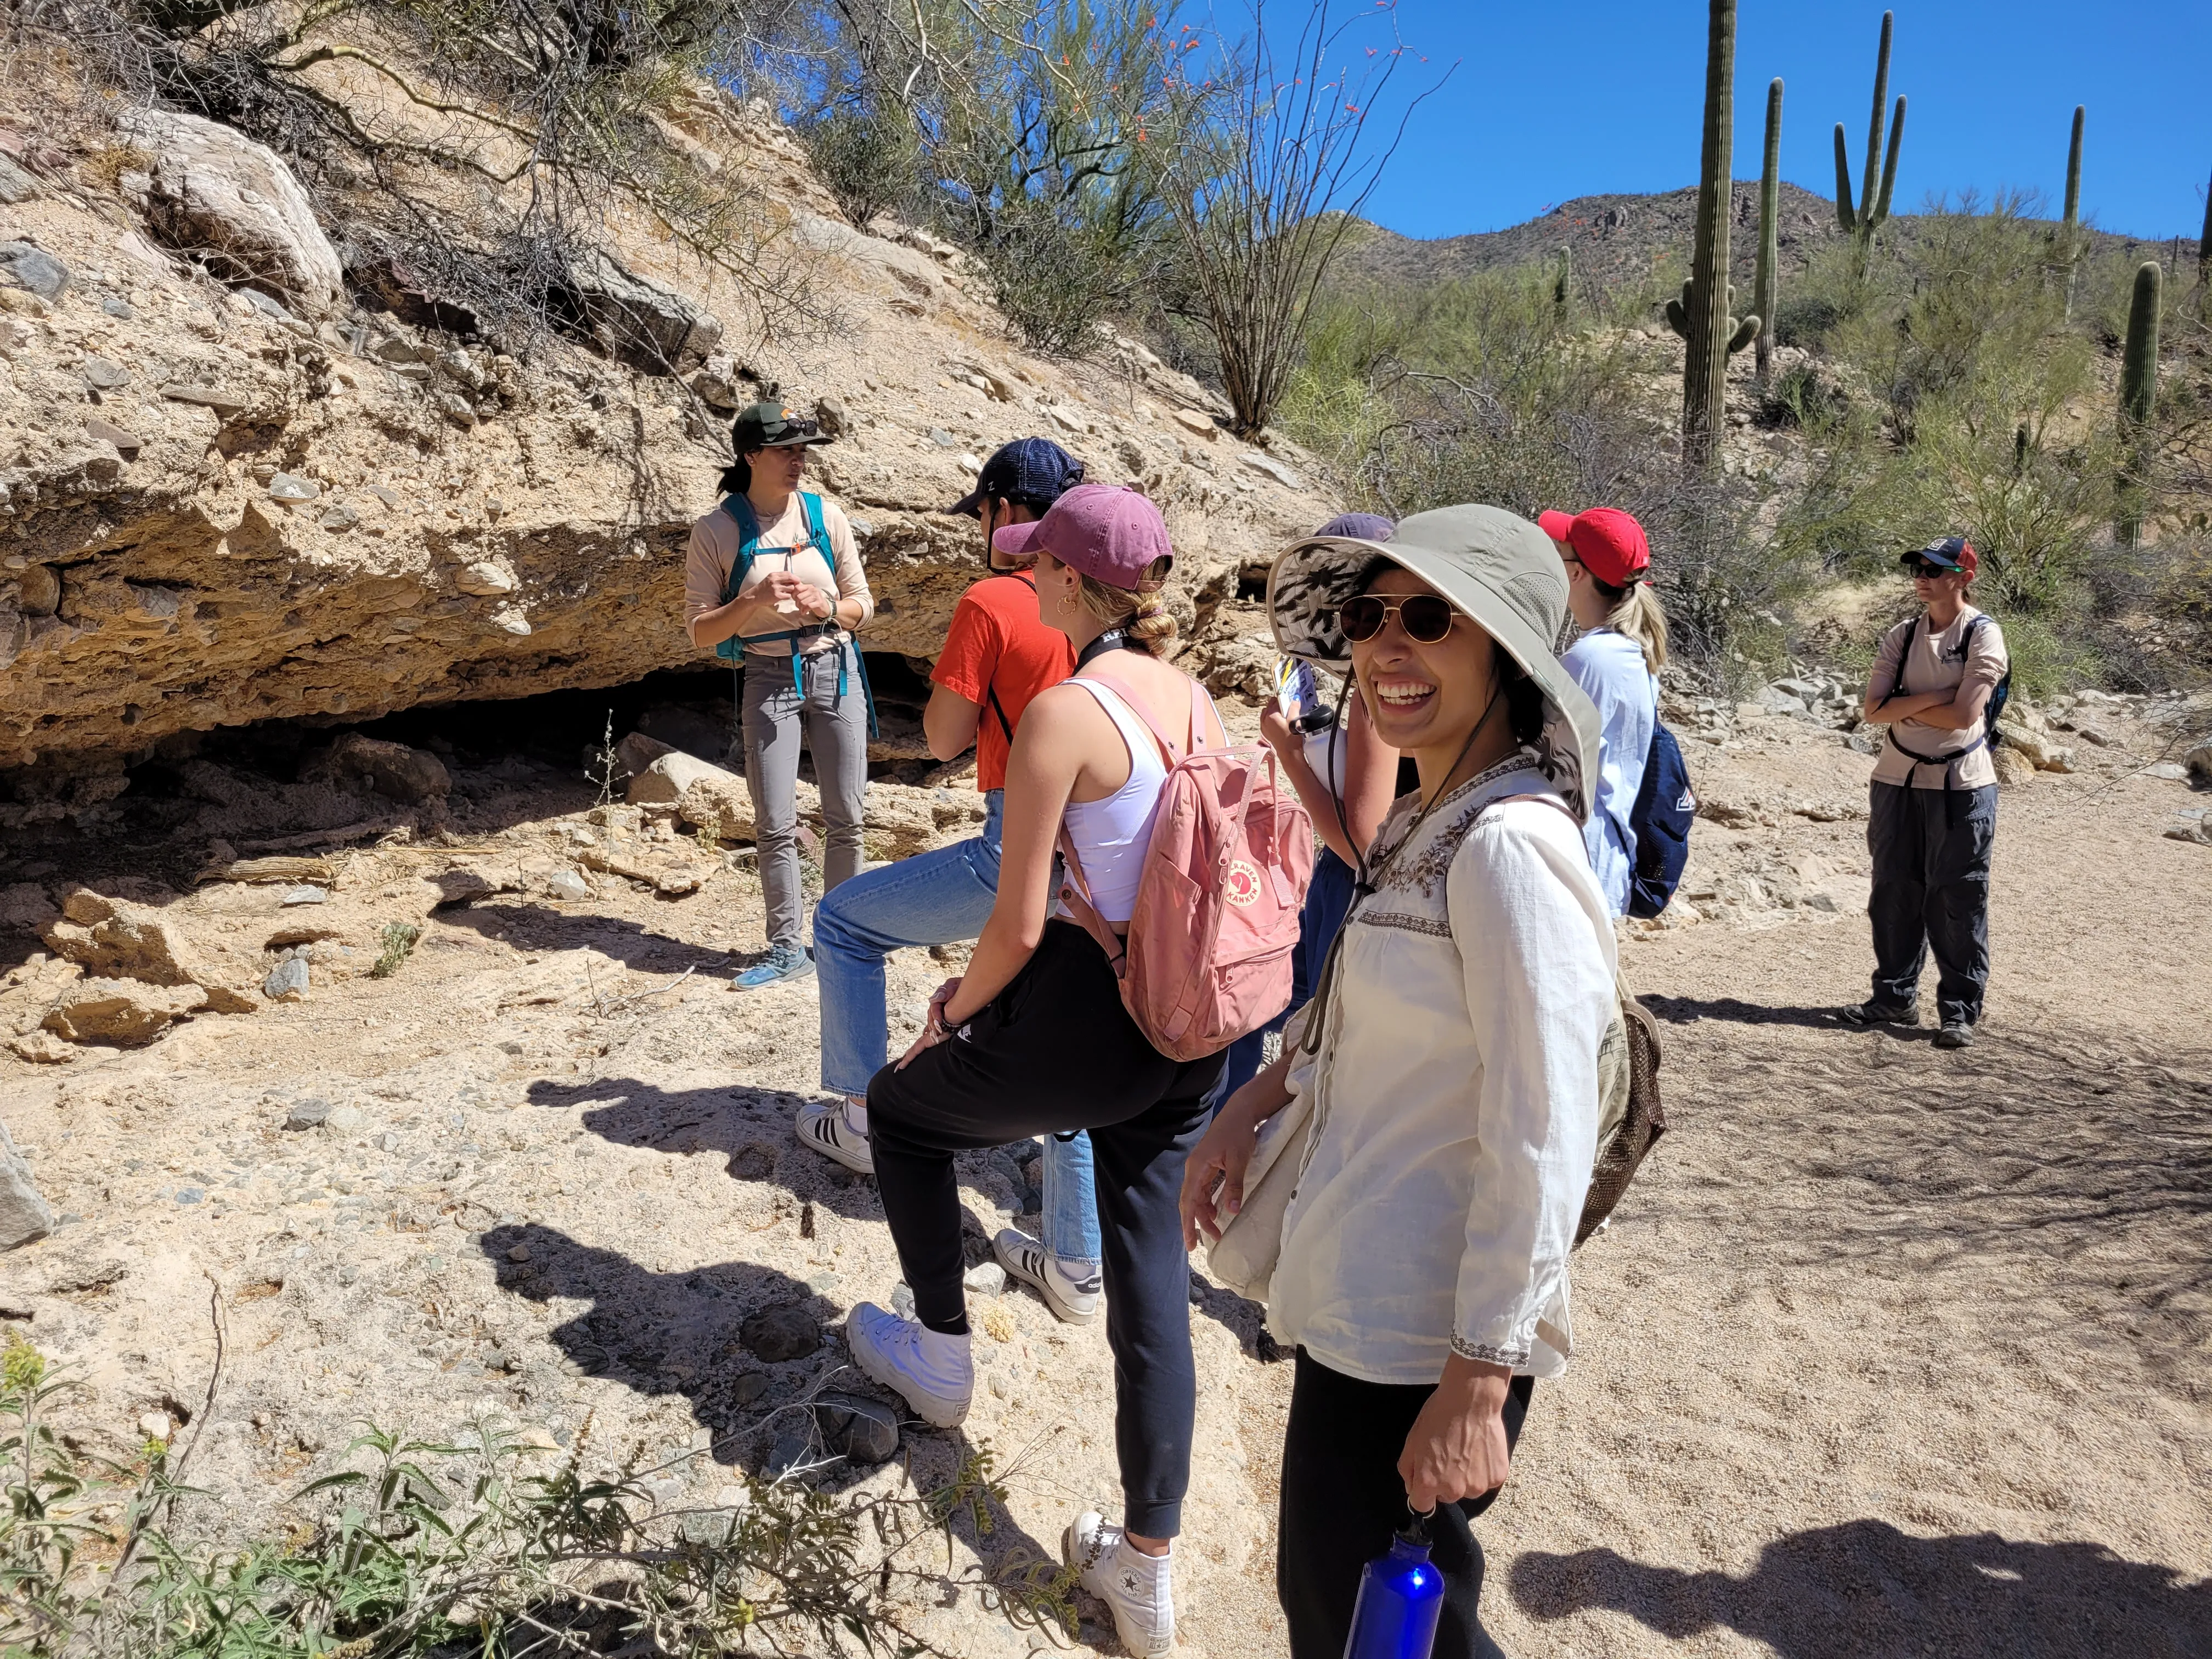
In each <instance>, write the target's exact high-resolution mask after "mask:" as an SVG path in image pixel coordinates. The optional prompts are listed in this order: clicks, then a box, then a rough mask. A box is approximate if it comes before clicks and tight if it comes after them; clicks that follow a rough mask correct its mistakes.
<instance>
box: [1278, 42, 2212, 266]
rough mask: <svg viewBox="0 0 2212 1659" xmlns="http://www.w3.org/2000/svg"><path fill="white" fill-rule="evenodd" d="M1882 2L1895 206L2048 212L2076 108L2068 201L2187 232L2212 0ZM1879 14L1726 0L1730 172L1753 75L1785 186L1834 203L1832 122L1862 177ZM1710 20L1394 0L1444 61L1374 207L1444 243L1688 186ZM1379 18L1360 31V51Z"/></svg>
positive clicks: (2207, 137) (2149, 232)
mask: <svg viewBox="0 0 2212 1659" xmlns="http://www.w3.org/2000/svg"><path fill="white" fill-rule="evenodd" d="M1894 9H1895V10H1896V13H1897V36H1896V41H1895V44H1894V46H1893V49H1892V52H1891V57H1890V78H1889V84H1890V92H1891V94H1892V96H1893V97H1894V95H1895V94H1898V93H1900V92H1901V93H1903V94H1905V96H1906V98H1907V100H1908V104H1909V107H1908V110H1907V113H1906V116H1905V148H1904V154H1903V156H1902V159H1901V161H1900V163H1899V170H1898V178H1897V197H1896V206H1897V209H1898V210H1899V211H1903V210H1906V209H1908V208H1916V207H1917V206H1919V205H1920V204H1921V203H1922V202H1923V199H1925V198H1926V197H1928V196H1929V194H1930V193H1931V192H1936V193H1940V192H1944V191H1950V192H1954V193H1955V192H1956V191H1960V190H1961V189H1965V188H1967V187H1972V188H1976V189H1978V190H1980V191H1982V192H1983V194H1984V196H1987V195H1988V194H1989V193H1990V191H1992V190H1994V189H1996V188H1997V187H2000V186H2006V185H2013V186H2025V187H2030V188H2035V189H2040V190H2042V191H2045V194H2046V195H2047V196H2048V197H2049V198H2050V204H2051V206H2050V211H2051V214H2052V215H2053V216H2056V214H2057V211H2058V206H2059V202H2060V199H2061V197H2062V194H2063V190H2064V187H2065V182H2066V141H2067V134H2068V131H2069V124H2070V123H2071V121H2072V120H2073V117H2074V106H2075V105H2076V104H2087V106H2088V109H2089V114H2088V131H2087V141H2086V143H2085V145H2084V149H2083V162H2082V168H2081V173H2082V182H2081V210H2082V212H2083V214H2084V215H2085V216H2093V218H2094V220H2095V222H2096V223H2097V224H2098V225H2099V226H2100V227H2101V228H2104V229H2106V230H2111V231H2117V232H2120V233H2122V234H2127V235H2133V236H2141V237H2143V238H2146V239H2153V238H2159V237H2166V236H2173V235H2181V236H2188V237H2192V238H2193V237H2194V236H2196V234H2197V232H2198V230H2199V229H2200V228H2202V226H2203V221H2204V195H2203V192H2204V188H2205V181H2206V177H2207V175H2208V174H2212V97H2208V96H2207V88H2206V80H2207V76H2208V75H2212V0H2073V3H2069V4H2060V3H2056V0H1923V3H1918V4H1915V3H1913V0H1902V3H1899V4H1897V5H1896V6H1895V8H1894ZM1351 10H1352V8H1351V7H1349V6H1344V5H1341V4H1340V13H1341V14H1349V13H1350V12H1351ZM1881 13H1882V7H1881V4H1880V3H1879V0H1849V3H1843V0H1741V4H1740V6H1739V9H1738V12H1737V26H1736V53H1735V76H1736V79H1735V117H1736V118H1735V164H1734V167H1733V171H1734V172H1735V176H1736V177H1737V178H1739V179H1746V178H1756V177H1758V175H1759V156H1760V149H1759V147H1760V144H1761V142H1762V133H1763V127H1764V123H1765V111H1766V83H1767V82H1769V81H1770V80H1771V79H1772V78H1773V77H1774V76H1781V77H1782V78H1783V80H1784V83H1785V85H1784V103H1783V126H1782V135H1783V137H1782V174H1783V177H1784V178H1785V179H1789V180H1790V182H1791V183H1793V184H1796V185H1803V186H1804V187H1805V188H1806V189H1808V190H1811V191H1817V192H1818V193H1819V194H1820V195H1821V196H1823V197H1827V196H1832V195H1833V194H1834V192H1835V162H1834V160H1833V154H1834V152H1833V140H1832V137H1831V135H1832V132H1833V131H1834V128H1835V124H1836V123H1837V122H1838V121H1841V122H1843V123H1844V131H1845V132H1846V134H1847V135H1848V137H1849V139H1850V154H1851V171H1852V180H1853V185H1854V188H1856V187H1857V174H1858V171H1859V168H1860V167H1861V165H1862V163H1863V160H1864V155H1865V147H1866V125H1867V112H1868V107H1869V100H1871V98H1872V96H1873V92H1874V60H1875V42H1876V40H1877V39H1878V37H1879V35H1880V33H1881ZM1298 15H1303V11H1302V8H1301V7H1300V6H1299V5H1298V4H1297V0H1275V3H1273V4H1272V5H1271V6H1270V7H1269V21H1270V22H1271V23H1275V24H1288V25H1291V27H1295V21H1296V16H1298ZM1705 18H1706V7H1705V4H1704V3H1702V0H1658V3H1652V0H1644V3H1640V4H1630V3H1626V0H1579V3H1567V4H1557V3H1554V4H1547V5H1528V4H1527V3H1525V0H1523V3H1516V4H1512V5H1507V4H1502V3H1498V0H1399V3H1398V4H1397V6H1396V8H1395V17H1394V21H1395V27H1396V29H1397V31H1398V33H1399V34H1400V36H1401V38H1402V39H1403V40H1405V41H1406V43H1407V45H1408V46H1413V47H1414V48H1415V49H1417V50H1418V51H1419V52H1423V53H1425V54H1426V55H1427V57H1428V58H1429V60H1430V61H1429V64H1428V65H1427V66H1426V68H1425V69H1424V66H1423V65H1421V64H1418V63H1413V64H1408V65H1407V67H1408V69H1409V70H1412V71H1414V72H1423V73H1429V74H1433V73H1434V72H1435V71H1436V70H1438V69H1440V68H1441V67H1442V66H1443V65H1445V64H1449V63H1451V62H1452V60H1454V59H1455V58H1456V59H1458V60H1460V62H1459V67H1458V68H1457V69H1456V70H1454V72H1453V74H1452V76H1451V78H1450V80H1449V82H1446V83H1445V85H1444V88H1443V90H1442V91H1441V92H1439V93H1438V94H1436V95H1435V96H1433V97H1431V99H1430V100H1428V102H1427V103H1425V104H1424V105H1423V106H1421V108H1420V109H1419V112H1417V113H1416V114H1415V115H1414V117H1413V125H1412V126H1411V127H1410V128H1409V130H1408V131H1407V143H1406V145H1405V147H1404V148H1403V149H1401V151H1400V152H1399V155H1398V157H1397V159H1396V160H1395V162H1394V163H1393V164H1392V167H1391V168H1390V170H1389V173H1386V174H1385V175H1384V178H1383V183H1382V185H1381V186H1380V188H1379V189H1378V190H1377V191H1376V194H1375V196H1374V197H1372V198H1370V202H1369V204H1368V210H1367V211H1368V216H1370V218H1373V219H1376V220H1378V221H1379V222H1382V223H1383V224H1385V225H1387V226H1389V228H1392V229H1393V230H1396V231H1400V232H1401V233H1403V234H1407V235H1410V236H1422V237H1431V236H1452V235H1457V234H1462V233H1464V232H1468V231H1476V230H1495V229H1498V228H1500V227H1502V226H1505V225H1510V224H1516V223H1518V222H1521V221H1522V220H1524V219H1528V218H1531V217H1533V216H1535V215H1536V214H1537V213H1538V212H1539V211H1540V210H1541V209H1543V208H1544V207H1545V206H1546V205H1547V204H1551V203H1554V202H1559V201H1565V200H1566V199H1568V198H1570V197H1576V196H1594V195H1599V194H1603V193H1606V192H1608V191H1662V190H1672V189H1675V188H1677V187H1679V186H1681V185H1689V184H1694V183H1695V182H1696V181H1697V175H1698V146H1699V120H1700V116H1701V112H1702V110H1703V104H1704V97H1705ZM1387 27H1389V25H1388V24H1385V23H1383V22H1381V21H1377V22H1376V23H1375V24H1372V25H1368V26H1365V27H1363V28H1362V29H1361V30H1359V31H1358V32H1359V33H1363V34H1364V35H1365V36H1366V38H1367V39H1368V40H1370V42H1371V41H1372V40H1376V39H1378V38H1380V37H1381V35H1382V33H1383V30H1385V29H1386V28H1387ZM1347 56H1349V57H1352V58H1358V56H1359V54H1358V52H1349V53H1347ZM1409 79H1410V77H1401V81H1400V82H1399V85H1400V86H1401V87H1404V86H1407V84H1408V82H1409ZM1423 84H1425V82H1424V83H1423Z"/></svg>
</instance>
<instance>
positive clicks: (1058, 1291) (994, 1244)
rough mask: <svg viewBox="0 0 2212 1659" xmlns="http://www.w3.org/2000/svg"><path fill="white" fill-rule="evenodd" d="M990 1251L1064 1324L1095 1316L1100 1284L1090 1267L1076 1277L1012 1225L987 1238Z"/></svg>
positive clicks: (1084, 1323) (1048, 1251)
mask: <svg viewBox="0 0 2212 1659" xmlns="http://www.w3.org/2000/svg"><path fill="white" fill-rule="evenodd" d="M991 1254H992V1255H995V1256H997V1257H998V1258H999V1265H1000V1267H1004V1268H1005V1269H1006V1271H1007V1272H1008V1273H1011V1274H1012V1275H1013V1276H1014V1277H1015V1278H1016V1279H1020V1280H1021V1281H1022V1283H1023V1284H1024V1285H1030V1286H1032V1287H1033V1288H1034V1289H1035V1290H1036V1293H1037V1294H1038V1295H1039V1296H1041V1297H1043V1298H1044V1305H1045V1306H1046V1307H1048V1308H1049V1309H1051V1310H1052V1312H1053V1317H1054V1318H1055V1319H1057V1320H1059V1321H1060V1322H1061V1323H1062V1324H1064V1325H1086V1324H1088V1323H1090V1322H1091V1321H1092V1320H1094V1319H1096V1318H1097V1317H1098V1297H1099V1291H1100V1289H1101V1287H1102V1285H1103V1282H1104V1281H1103V1280H1102V1279H1100V1278H1099V1276H1098V1270H1097V1268H1096V1267H1093V1268H1092V1269H1091V1271H1090V1272H1089V1273H1086V1274H1085V1275H1084V1276H1083V1277H1082V1278H1080V1279H1078V1278H1075V1277H1073V1275H1071V1274H1070V1273H1068V1272H1067V1270H1066V1268H1064V1267H1061V1266H1060V1258H1059V1257H1058V1256H1056V1255H1054V1254H1053V1253H1052V1252H1051V1251H1050V1250H1048V1249H1045V1247H1044V1246H1043V1245H1042V1244H1040V1243H1037V1241H1036V1240H1035V1239H1034V1238H1031V1237H1030V1236H1029V1235H1028V1234H1027V1233H1024V1232H1018V1231H1015V1230H1014V1229H1013V1228H1012V1227H1001V1228H1000V1230H999V1236H998V1237H996V1238H994V1239H993V1240H992V1241H991Z"/></svg>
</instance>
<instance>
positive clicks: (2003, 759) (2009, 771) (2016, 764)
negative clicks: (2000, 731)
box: [1993, 744, 2035, 789]
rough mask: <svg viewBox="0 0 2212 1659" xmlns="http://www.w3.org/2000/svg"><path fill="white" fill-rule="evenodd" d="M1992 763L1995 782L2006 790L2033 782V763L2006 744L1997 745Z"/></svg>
mask: <svg viewBox="0 0 2212 1659" xmlns="http://www.w3.org/2000/svg"><path fill="white" fill-rule="evenodd" d="M1993 763H1994V764H1995V766H1996V771H1997V782H1998V784H1999V785H2000V786H2002V787H2004V788H2007V789H2015V788H2018V787H2020V786H2021V784H2023V783H2028V782H2031V781H2033V779H2034V777H2035V763H2034V762H2033V761H2032V760H2030V759H2028V757H2027V756H2025V755H2023V754H2021V752H2020V750H2017V749H2015V748H2013V747H2012V746H2011V745H2010V744H1998V745H1997V750H1996V756H1995V758H1994V761H1993Z"/></svg>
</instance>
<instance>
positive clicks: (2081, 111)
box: [2058, 104, 2089, 323]
mask: <svg viewBox="0 0 2212 1659" xmlns="http://www.w3.org/2000/svg"><path fill="white" fill-rule="evenodd" d="M2088 114H2089V110H2088V106H2087V105H2086V104H2076V105H2075V106H2074V139H2073V142H2072V143H2069V145H2068V146H2067V147H2066V211H2065V214H2064V216H2063V217H2062V218H2061V219H2060V221H2059V224H2058V234H2059V237H2060V239H2061V242H2062V244H2063V252H2064V254H2065V258H2066V320H2067V321H2068V322H2069V323H2070V322H2072V321H2073V320H2074V279H2075V276H2076V275H2077V274H2078V272H2079V271H2080V270H2081V125H2082V123H2083V122H2084V121H2086V120H2087V118H2088Z"/></svg>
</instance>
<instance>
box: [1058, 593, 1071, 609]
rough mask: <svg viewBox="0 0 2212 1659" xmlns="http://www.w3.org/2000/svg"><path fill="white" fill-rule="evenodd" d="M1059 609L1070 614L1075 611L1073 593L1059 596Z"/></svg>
mask: <svg viewBox="0 0 2212 1659" xmlns="http://www.w3.org/2000/svg"><path fill="white" fill-rule="evenodd" d="M1060 609H1061V610H1062V611H1068V612H1071V613H1072V612H1073V611H1074V609H1075V595H1074V594H1073V593H1063V594H1061V595H1060Z"/></svg>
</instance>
